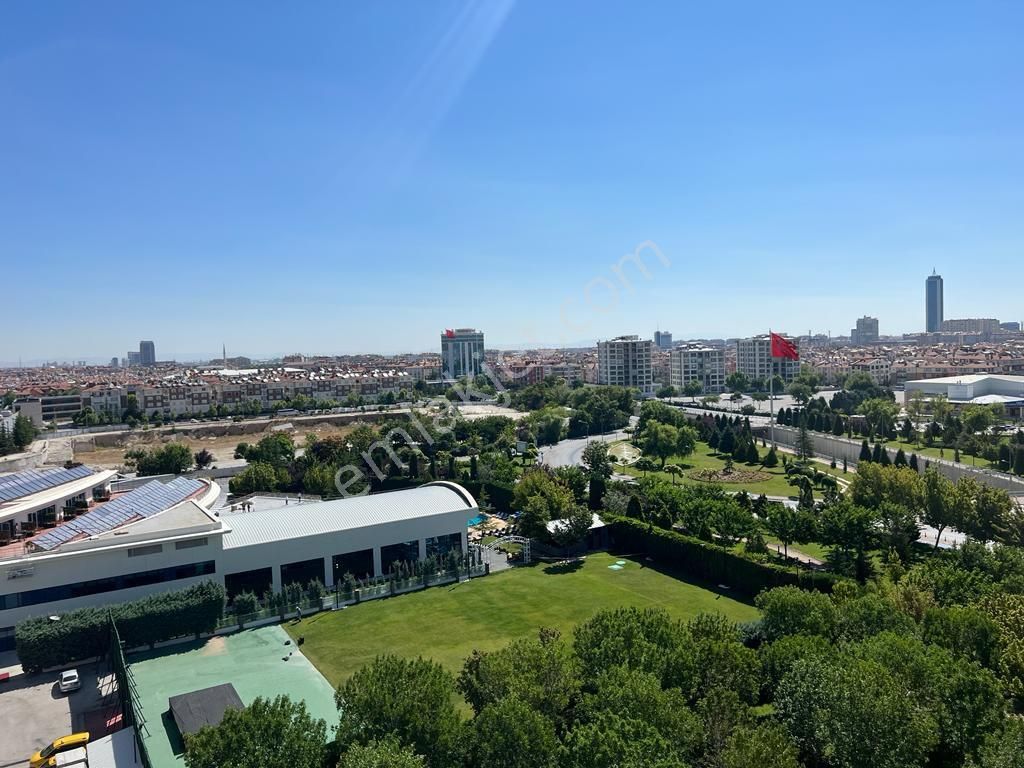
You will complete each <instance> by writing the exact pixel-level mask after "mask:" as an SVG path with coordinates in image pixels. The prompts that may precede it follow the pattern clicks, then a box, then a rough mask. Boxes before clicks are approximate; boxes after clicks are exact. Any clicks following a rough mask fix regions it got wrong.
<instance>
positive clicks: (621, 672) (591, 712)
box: [577, 666, 703, 760]
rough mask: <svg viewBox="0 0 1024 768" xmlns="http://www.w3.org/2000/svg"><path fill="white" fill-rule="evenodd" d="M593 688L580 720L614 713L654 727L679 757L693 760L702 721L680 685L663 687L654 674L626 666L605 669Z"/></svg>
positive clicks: (581, 707) (583, 703)
mask: <svg viewBox="0 0 1024 768" xmlns="http://www.w3.org/2000/svg"><path fill="white" fill-rule="evenodd" d="M590 688H591V692H588V693H586V694H585V695H584V696H583V698H582V700H581V702H580V704H579V707H578V709H577V716H578V718H579V719H580V720H582V721H584V722H588V721H591V722H592V721H595V720H597V719H598V718H599V716H600V714H601V713H613V714H616V715H619V716H620V717H623V718H626V719H629V720H636V721H639V722H644V723H648V724H649V725H652V726H654V727H655V729H656V730H657V731H658V733H660V734H662V735H663V736H664V737H665V738H666V739H667V740H668V743H669V748H670V751H671V752H672V754H673V755H674V756H675V757H676V758H680V759H684V760H690V759H692V758H693V757H695V756H696V755H697V753H698V752H699V749H700V746H701V742H702V740H703V734H702V733H701V723H700V721H699V720H698V719H697V716H696V715H694V713H693V712H692V710H690V708H689V706H688V701H687V698H686V696H685V695H684V694H683V692H682V691H680V690H679V689H678V688H675V687H670V688H662V684H661V681H660V680H659V679H658V678H657V677H656V676H655V675H652V674H650V673H649V672H644V671H641V670H636V669H628V668H626V667H623V666H614V667H611V668H609V669H607V670H605V671H604V672H602V673H601V674H600V675H598V676H597V678H596V679H595V680H593V681H592V685H591V686H590Z"/></svg>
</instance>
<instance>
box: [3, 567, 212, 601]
mask: <svg viewBox="0 0 1024 768" xmlns="http://www.w3.org/2000/svg"><path fill="white" fill-rule="evenodd" d="M216 572H217V566H216V564H215V563H214V561H213V560H207V561H206V562H203V563H189V564H187V565H174V566H171V567H170V568H156V569H154V570H152V571H136V572H135V573H125V574H122V575H120V576H111V577H110V578H107V579H91V580H89V581H80V582H77V583H75V584H62V585H60V586H57V587H44V588H43V589H30V590H28V591H26V592H15V593H14V594H10V595H0V610H10V609H11V608H24V607H26V606H29V605H42V604H43V603H52V602H56V601H58V600H71V599H73V598H76V597H87V596H89V595H99V594H102V593H104V592H116V591H117V590H119V589H131V588H132V587H144V586H148V585H150V584H162V583H164V582H167V581H178V580H180V579H191V578H193V577H195V576H210V575H212V574H214V573H216Z"/></svg>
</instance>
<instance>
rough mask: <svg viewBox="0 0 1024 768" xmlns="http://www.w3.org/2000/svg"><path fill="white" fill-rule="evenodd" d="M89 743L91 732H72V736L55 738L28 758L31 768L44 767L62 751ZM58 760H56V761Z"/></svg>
mask: <svg viewBox="0 0 1024 768" xmlns="http://www.w3.org/2000/svg"><path fill="white" fill-rule="evenodd" d="M88 743H89V732H88V731H82V732H81V733H72V734H71V735H70V736H61V737H60V738H59V739H54V740H53V741H52V742H50V743H49V744H47V745H46V746H45V747H43V748H42V749H41V750H39V751H38V752H36V753H35V754H34V755H32V757H30V758H29V759H28V765H29V768H43V766H46V765H49V764H50V762H51V760H53V758H55V757H56V756H57V755H58V754H60V753H61V752H68V751H69V750H72V749H79V748H80V747H84V746H85V745H86V744H88ZM55 762H56V761H54V763H55Z"/></svg>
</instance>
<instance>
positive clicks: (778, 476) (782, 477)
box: [616, 442, 849, 498]
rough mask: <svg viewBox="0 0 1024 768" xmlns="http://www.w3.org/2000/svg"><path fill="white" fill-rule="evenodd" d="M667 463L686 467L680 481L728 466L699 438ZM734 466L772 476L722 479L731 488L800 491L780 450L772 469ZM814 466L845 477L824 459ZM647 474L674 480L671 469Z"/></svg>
mask: <svg viewBox="0 0 1024 768" xmlns="http://www.w3.org/2000/svg"><path fill="white" fill-rule="evenodd" d="M757 449H758V451H759V452H760V454H761V456H762V457H764V455H765V454H766V453H767V452H768V449H767V448H761V446H760V445H759V446H758V448H757ZM668 464H678V465H679V466H680V467H682V468H683V470H684V473H683V475H682V477H679V478H678V479H677V482H681V483H706V481H704V480H699V479H696V478H692V477H690V475H691V474H693V473H695V472H699V471H700V470H702V469H712V470H720V469H723V468H724V467H725V459H724V458H722V457H719V456H717V455H715V453H714V451H712V450H711V448H710V447H708V445H707V443H700V442H699V443H697V449H696V450H695V451H694V452H693V453H692V454H690V455H689V456H687V457H686V458H685V459H679V458H673V459H669V461H668ZM733 466H734V468H735V469H736V470H745V471H756V472H764V473H766V474H768V475H770V476H771V477H770V478H769V479H768V480H762V481H760V482H747V483H722V487H723V488H725V489H726V490H728V491H742V490H745V491H747V493H750V494H752V495H755V496H757V495H760V494H762V493H763V494H765V495H766V496H792V497H793V498H796V497H797V496H798V495H799V493H798V491H797V490H796V489H795V488H794V487H793V486H791V485H790V484H789V483H788V482H786V471H785V469H783V467H782V452H781V451H780V452H779V465H778V466H777V467H775V468H773V469H765V468H764V467H760V466H749V465H747V464H744V463H742V462H736V463H735V464H734V465H733ZM814 467H815V469H818V470H820V471H821V472H825V473H827V474H832V475H835V476H836V477H838V478H840V479H842V478H843V472H842V470H841V469H837V470H835V471H833V470H830V469H829V466H828V465H827V464H821V463H815V464H814ZM616 470H617V471H620V472H625V473H627V474H630V475H635V476H636V477H642V476H643V474H644V473H643V472H641V471H640V470H639V469H637V468H636V467H635V466H626V467H623V466H621V465H620V466H617V467H616ZM647 474H648V475H653V476H655V477H660V478H662V479H663V480H668V481H669V482H672V479H673V478H672V475H670V474H669V473H668V472H661V471H658V472H648V473H647ZM847 479H849V478H847ZM815 493H816V494H817V493H818V492H817V491H815Z"/></svg>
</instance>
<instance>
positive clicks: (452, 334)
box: [444, 328, 455, 339]
mask: <svg viewBox="0 0 1024 768" xmlns="http://www.w3.org/2000/svg"><path fill="white" fill-rule="evenodd" d="M444 335H445V336H447V337H448V338H449V339H454V338H455V331H453V330H452V329H451V328H445V329H444Z"/></svg>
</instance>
